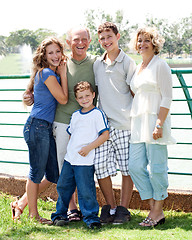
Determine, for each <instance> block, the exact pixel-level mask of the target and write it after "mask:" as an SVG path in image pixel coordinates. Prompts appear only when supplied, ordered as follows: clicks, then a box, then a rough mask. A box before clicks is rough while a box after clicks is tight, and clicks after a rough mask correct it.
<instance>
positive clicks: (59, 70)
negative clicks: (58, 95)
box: [57, 57, 67, 76]
mask: <svg viewBox="0 0 192 240" xmlns="http://www.w3.org/2000/svg"><path fill="white" fill-rule="evenodd" d="M57 74H59V75H60V76H61V75H62V76H65V75H66V74H67V59H66V58H65V57H63V58H62V60H61V62H60V64H59V66H58V67H57Z"/></svg>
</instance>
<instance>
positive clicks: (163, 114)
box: [153, 107, 169, 140]
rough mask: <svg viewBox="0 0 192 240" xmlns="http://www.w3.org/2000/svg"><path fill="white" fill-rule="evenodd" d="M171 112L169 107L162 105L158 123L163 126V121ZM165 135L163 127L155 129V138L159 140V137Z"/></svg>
mask: <svg viewBox="0 0 192 240" xmlns="http://www.w3.org/2000/svg"><path fill="white" fill-rule="evenodd" d="M168 112H169V109H168V108H164V107H160V111H159V115H158V118H157V121H156V125H160V126H163V123H164V121H165V119H166V117H167V114H168ZM162 137H163V128H156V127H155V129H154V131H153V139H154V140H157V139H158V138H162Z"/></svg>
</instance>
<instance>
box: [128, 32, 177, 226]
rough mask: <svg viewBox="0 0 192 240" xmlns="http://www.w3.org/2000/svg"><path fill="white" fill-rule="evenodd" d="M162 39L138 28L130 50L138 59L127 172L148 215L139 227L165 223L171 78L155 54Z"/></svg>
mask: <svg viewBox="0 0 192 240" xmlns="http://www.w3.org/2000/svg"><path fill="white" fill-rule="evenodd" d="M163 44H164V39H163V38H162V37H161V36H160V35H159V33H158V31H157V30H156V28H153V27H146V28H141V29H139V30H138V31H137V33H136V38H135V39H134V48H135V50H136V51H137V52H138V53H139V54H140V55H141V56H142V60H143V61H142V63H141V64H139V65H138V66H137V69H136V72H135V74H134V76H133V78H132V80H131V83H130V87H131V91H132V92H133V94H134V98H133V103H132V109H131V141H130V142H131V145H130V159H129V171H130V175H131V178H132V180H133V182H134V184H135V186H136V188H137V189H138V191H139V194H140V197H141V199H142V200H146V199H148V201H149V205H150V212H149V214H148V217H147V218H146V219H145V220H144V221H143V222H141V223H140V226H142V227H151V226H154V227H155V226H157V225H158V224H163V223H164V222H165V217H164V213H163V203H164V199H165V198H167V196H168V193H167V188H168V174H167V158H168V153H167V144H173V143H175V140H174V139H173V138H172V136H171V122H170V112H169V109H170V106H171V101H172V77H171V70H170V68H169V66H168V65H167V63H166V62H165V61H164V60H162V59H161V58H159V56H158V54H159V52H160V50H161V48H162V46H163Z"/></svg>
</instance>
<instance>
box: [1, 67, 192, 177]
mask: <svg viewBox="0 0 192 240" xmlns="http://www.w3.org/2000/svg"><path fill="white" fill-rule="evenodd" d="M172 74H173V75H176V76H177V79H178V80H177V83H176V85H174V87H173V92H174V91H175V90H177V89H181V90H182V91H183V94H184V95H183V96H184V97H183V98H179V99H178V98H174V99H173V102H176V103H177V102H185V103H186V104H187V111H186V112H171V115H173V117H174V118H175V117H179V116H180V117H182V116H183V117H184V116H185V117H188V118H190V120H191V118H192V99H191V92H190V91H191V88H192V77H191V79H190V81H189V83H187V82H186V80H185V79H184V76H186V75H188V74H192V69H190V70H175V69H172ZM191 76H192V75H191ZM29 77H30V76H29V75H11V76H0V116H2V115H6V116H9V115H11V116H12V117H11V118H9V122H7V120H6V122H3V121H2V120H1V119H2V117H0V127H1V129H3V128H4V127H7V128H9V127H14V128H15V127H23V126H24V122H23V123H20V122H19V123H15V122H14V115H18V114H19V115H22V114H26V115H27V114H29V110H25V109H24V110H20V111H18V110H17V109H13V110H10V109H2V107H1V103H21V102H22V93H23V92H24V90H25V89H23V88H14V89H13V88H12V87H11V86H10V88H3V87H2V86H1V80H6V81H9V80H11V79H14V80H15V81H16V80H17V79H26V81H27V82H28V79H29ZM3 92H4V93H6V95H5V96H6V97H4V98H2V97H1V96H2V93H3ZM13 92H14V93H15V92H20V98H19V99H10V97H8V99H7V96H12V93H13ZM176 95H177V94H176ZM15 108H17V107H15ZM26 118H27V117H24V120H26ZM181 122H182V121H181ZM172 129H173V130H174V131H188V134H187V135H188V136H192V131H191V130H192V127H191V125H190V124H189V126H185V124H184V125H182V126H173V127H172ZM1 132H2V131H0V138H1V139H9V138H10V139H14V141H15V143H17V141H18V140H19V139H23V136H16V135H7V134H2V133H1ZM23 141H24V140H23ZM184 145H185V146H187V147H188V146H191V145H192V141H188V142H186V141H185V139H183V140H182V141H179V142H177V146H178V149H179V147H182V146H184ZM1 151H6V152H10V151H12V152H28V150H27V149H21V148H19V147H15V148H14V147H12V148H6V147H1V146H0V152H1ZM191 155H192V152H191ZM191 155H190V156H191ZM0 156H2V154H1V155H0ZM11 156H12V158H13V160H6V159H1V157H0V163H8V164H29V163H28V162H25V161H17V159H14V153H13V154H12V155H11ZM190 156H189V157H184V156H183V154H182V155H181V156H179V157H178V156H169V157H168V158H169V159H172V160H175V161H177V160H179V161H182V160H187V161H191V160H192V158H191V157H190ZM17 158H18V157H17ZM168 173H169V174H176V175H190V176H192V170H191V169H189V172H171V171H169V172H168Z"/></svg>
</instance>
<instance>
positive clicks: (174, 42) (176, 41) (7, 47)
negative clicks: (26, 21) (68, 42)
mask: <svg viewBox="0 0 192 240" xmlns="http://www.w3.org/2000/svg"><path fill="white" fill-rule="evenodd" d="M84 14H85V24H84V25H85V26H87V27H88V28H89V29H90V31H91V38H92V41H91V44H90V47H89V50H90V52H91V53H92V54H95V55H101V54H102V53H103V52H104V49H102V47H101V46H100V44H99V42H98V35H97V28H98V26H99V25H100V24H101V23H103V22H105V21H111V22H114V23H115V24H116V25H117V27H118V29H119V32H120V34H121V38H120V40H119V46H120V47H121V48H122V49H123V50H124V51H125V52H128V51H129V47H128V44H129V42H130V40H131V35H132V33H134V32H135V30H136V29H137V28H138V24H137V23H136V24H135V25H130V23H129V20H128V19H126V18H125V17H124V14H123V11H122V10H117V11H116V13H115V16H112V15H110V14H109V13H106V12H105V11H104V10H101V9H97V10H93V9H90V10H87V11H86V12H85V13H84ZM144 24H145V25H149V26H156V27H157V29H158V30H159V31H160V32H161V34H162V35H163V37H164V38H165V44H164V47H163V50H162V53H166V54H168V56H169V58H172V57H173V56H174V55H179V54H182V53H186V54H188V55H192V14H191V15H190V16H189V17H186V18H182V19H178V22H174V23H169V21H168V20H167V19H157V18H153V17H150V16H148V17H146V21H145V22H144ZM50 35H54V36H57V34H56V33H55V32H53V31H50V30H48V29H44V28H39V29H37V30H36V31H32V30H29V29H22V30H18V31H15V32H11V33H10V36H8V37H4V36H0V55H5V54H6V53H7V52H9V53H17V52H18V49H19V46H21V45H23V44H28V45H30V46H31V48H32V50H35V49H36V48H37V46H38V45H39V44H40V42H41V41H42V40H43V39H44V38H46V37H47V36H50ZM61 38H62V40H65V39H66V33H64V34H63V36H61Z"/></svg>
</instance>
